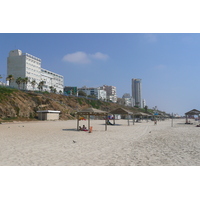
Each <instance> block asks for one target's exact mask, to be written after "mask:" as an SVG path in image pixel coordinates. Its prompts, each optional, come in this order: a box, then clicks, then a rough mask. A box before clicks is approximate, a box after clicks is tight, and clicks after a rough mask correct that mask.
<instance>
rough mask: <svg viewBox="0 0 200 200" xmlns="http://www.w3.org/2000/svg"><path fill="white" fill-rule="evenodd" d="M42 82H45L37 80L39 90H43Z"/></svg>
mask: <svg viewBox="0 0 200 200" xmlns="http://www.w3.org/2000/svg"><path fill="white" fill-rule="evenodd" d="M44 83H45V82H44V81H40V82H39V84H38V89H39V90H41V91H42V90H43V86H44Z"/></svg>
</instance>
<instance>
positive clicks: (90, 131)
mask: <svg viewBox="0 0 200 200" xmlns="http://www.w3.org/2000/svg"><path fill="white" fill-rule="evenodd" d="M79 131H89V133H92V126H90V128H89V130H88V129H87V128H86V126H85V125H83V127H81V126H79Z"/></svg>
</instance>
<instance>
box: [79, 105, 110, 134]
mask: <svg viewBox="0 0 200 200" xmlns="http://www.w3.org/2000/svg"><path fill="white" fill-rule="evenodd" d="M76 114H77V130H79V118H80V116H85V115H86V116H88V129H89V128H90V116H91V115H93V116H104V117H105V131H107V123H106V122H107V118H108V112H106V111H103V110H98V109H95V108H86V109H83V110H81V111H78V112H77V113H76Z"/></svg>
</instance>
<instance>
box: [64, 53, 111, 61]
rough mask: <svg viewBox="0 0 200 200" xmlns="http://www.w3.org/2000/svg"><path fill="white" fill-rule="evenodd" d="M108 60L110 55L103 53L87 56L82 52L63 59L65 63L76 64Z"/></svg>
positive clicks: (68, 55)
mask: <svg viewBox="0 0 200 200" xmlns="http://www.w3.org/2000/svg"><path fill="white" fill-rule="evenodd" d="M108 58H109V56H108V55H106V54H103V53H101V52H97V53H95V54H87V53H85V52H82V51H77V52H75V53H71V54H67V55H65V56H64V57H63V61H66V62H70V63H76V64H88V63H91V62H92V59H95V60H107V59H108Z"/></svg>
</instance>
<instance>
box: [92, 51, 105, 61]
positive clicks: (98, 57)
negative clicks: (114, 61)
mask: <svg viewBox="0 0 200 200" xmlns="http://www.w3.org/2000/svg"><path fill="white" fill-rule="evenodd" d="M91 57H92V58H94V59H99V60H107V59H108V58H109V56H108V55H106V54H103V53H101V52H97V53H95V54H91Z"/></svg>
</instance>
